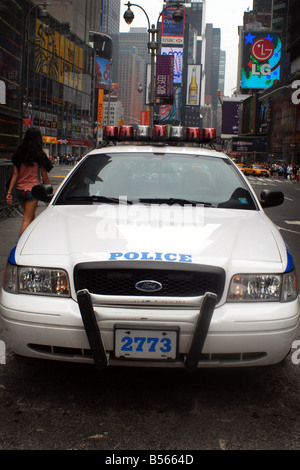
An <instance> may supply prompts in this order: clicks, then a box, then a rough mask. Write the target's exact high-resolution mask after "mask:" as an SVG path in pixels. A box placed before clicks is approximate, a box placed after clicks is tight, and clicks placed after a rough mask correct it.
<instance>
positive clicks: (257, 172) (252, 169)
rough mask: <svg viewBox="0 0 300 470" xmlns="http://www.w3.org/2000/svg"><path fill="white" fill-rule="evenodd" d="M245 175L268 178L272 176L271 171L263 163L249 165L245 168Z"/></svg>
mask: <svg viewBox="0 0 300 470" xmlns="http://www.w3.org/2000/svg"><path fill="white" fill-rule="evenodd" d="M243 173H244V175H246V176H248V175H252V176H265V177H266V178H268V177H269V176H270V172H269V170H268V169H267V168H264V167H263V166H261V165H249V166H247V167H246V168H244V172H243Z"/></svg>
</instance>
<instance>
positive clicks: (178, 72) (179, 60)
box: [161, 47, 183, 84]
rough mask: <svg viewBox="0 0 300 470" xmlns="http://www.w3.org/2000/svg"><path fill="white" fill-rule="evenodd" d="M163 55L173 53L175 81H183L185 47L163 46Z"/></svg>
mask: <svg viewBox="0 0 300 470" xmlns="http://www.w3.org/2000/svg"><path fill="white" fill-rule="evenodd" d="M161 54H162V55H172V56H173V57H174V74H173V82H174V83H176V84H181V83H182V65H183V48H182V47H162V48H161Z"/></svg>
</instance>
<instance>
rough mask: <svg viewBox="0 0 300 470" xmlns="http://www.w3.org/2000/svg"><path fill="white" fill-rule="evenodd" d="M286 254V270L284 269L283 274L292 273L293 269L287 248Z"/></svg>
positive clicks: (292, 262)
mask: <svg viewBox="0 0 300 470" xmlns="http://www.w3.org/2000/svg"><path fill="white" fill-rule="evenodd" d="M286 254H287V265H286V268H285V272H286V273H287V272H289V271H292V270H293V269H294V261H293V257H292V254H291V252H290V250H289V248H288V247H286Z"/></svg>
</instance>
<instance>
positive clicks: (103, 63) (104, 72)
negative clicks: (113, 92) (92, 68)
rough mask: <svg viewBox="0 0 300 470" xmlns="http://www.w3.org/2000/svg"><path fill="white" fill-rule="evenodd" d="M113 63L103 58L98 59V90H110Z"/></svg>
mask: <svg viewBox="0 0 300 470" xmlns="http://www.w3.org/2000/svg"><path fill="white" fill-rule="evenodd" d="M110 68H111V62H110V60H109V59H103V57H96V88H102V89H103V90H108V89H109V82H110Z"/></svg>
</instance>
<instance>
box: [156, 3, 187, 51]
mask: <svg viewBox="0 0 300 470" xmlns="http://www.w3.org/2000/svg"><path fill="white" fill-rule="evenodd" d="M174 11H175V9H171V8H170V9H168V10H165V11H164V12H163V14H162V30H161V43H162V44H180V45H182V44H183V38H184V23H185V10H181V12H182V14H183V20H182V21H181V22H180V23H179V24H178V23H175V21H174V20H173V18H172V15H173V13H174Z"/></svg>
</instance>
